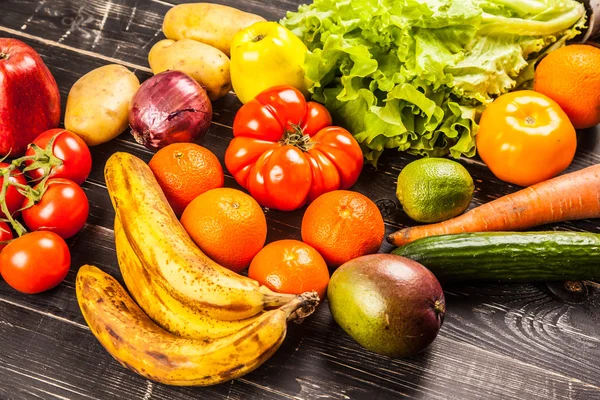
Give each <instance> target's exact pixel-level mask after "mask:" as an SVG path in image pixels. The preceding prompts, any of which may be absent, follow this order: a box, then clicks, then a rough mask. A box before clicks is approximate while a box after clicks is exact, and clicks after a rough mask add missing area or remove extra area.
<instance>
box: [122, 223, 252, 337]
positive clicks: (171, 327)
mask: <svg viewBox="0 0 600 400" xmlns="http://www.w3.org/2000/svg"><path fill="white" fill-rule="evenodd" d="M115 245H116V249H117V259H118V260H119V267H120V269H121V275H122V276H123V280H124V281H125V285H126V286H127V289H128V291H129V293H130V294H131V297H133V299H134V300H135V302H136V303H137V304H138V306H140V308H141V309H142V310H144V312H145V313H146V314H147V315H148V316H149V317H150V319H152V320H153V321H154V322H155V323H156V324H158V325H160V326H161V327H162V328H164V329H166V330H167V331H169V332H171V333H172V334H174V335H177V336H181V337H186V338H193V339H208V338H217V337H221V336H226V335H229V334H232V333H235V332H237V331H239V330H240V329H242V328H244V327H246V326H248V325H250V324H251V323H253V322H254V321H256V319H257V318H260V315H261V314H260V313H259V314H257V315H255V316H253V317H250V318H246V319H243V320H238V321H223V320H218V319H215V318H212V317H210V316H209V315H207V313H206V311H205V310H204V309H198V308H194V307H193V305H190V304H189V303H183V302H181V301H180V300H179V299H178V298H177V297H175V296H173V295H172V294H171V293H170V292H168V291H166V290H164V289H163V288H162V287H161V286H160V285H156V284H155V282H154V279H153V275H152V274H150V273H148V272H146V269H145V268H146V267H145V266H144V265H143V264H142V262H141V261H140V259H139V257H138V256H137V254H135V251H134V250H133V248H132V247H131V245H130V244H129V241H128V240H127V237H126V236H125V232H124V231H123V227H122V226H121V222H120V221H119V218H115Z"/></svg>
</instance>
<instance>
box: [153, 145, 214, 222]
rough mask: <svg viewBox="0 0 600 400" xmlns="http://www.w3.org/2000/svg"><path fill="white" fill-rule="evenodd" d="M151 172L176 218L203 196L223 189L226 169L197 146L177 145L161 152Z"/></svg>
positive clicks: (154, 159)
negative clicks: (216, 189) (214, 190)
mask: <svg viewBox="0 0 600 400" xmlns="http://www.w3.org/2000/svg"><path fill="white" fill-rule="evenodd" d="M149 165H150V169H152V172H153V173H154V176H155V177H156V180H157V181H158V183H159V185H160V187H161V188H162V190H163V192H164V193H165V197H166V198H167V200H168V201H169V204H170V205H171V208H173V211H174V212H175V215H177V216H180V215H181V213H182V212H183V210H185V208H186V207H187V205H188V204H190V203H191V202H192V200H194V199H195V198H196V197H198V196H199V195H201V194H202V193H204V192H206V191H208V190H210V189H215V188H219V187H223V182H224V177H223V168H222V167H221V163H219V159H218V158H217V156H215V155H214V154H213V153H211V151H210V150H208V149H206V148H204V147H202V146H199V145H197V144H194V143H174V144H170V145H168V146H166V147H163V148H162V149H160V150H159V151H158V152H157V153H156V154H155V155H154V157H152V159H151V160H150V163H149Z"/></svg>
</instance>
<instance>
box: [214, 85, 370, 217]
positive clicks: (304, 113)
mask: <svg viewBox="0 0 600 400" xmlns="http://www.w3.org/2000/svg"><path fill="white" fill-rule="evenodd" d="M330 125H331V116H330V115H329V112H328V111H327V110H326V109H325V107H323V106H322V105H320V104H318V103H314V102H308V103H307V102H306V100H305V99H304V96H303V95H302V93H300V91H298V90H297V89H295V88H293V87H290V86H278V87H274V88H271V89H268V90H265V91H264V92H262V93H260V94H259V95H258V96H256V98H255V99H254V100H252V101H250V102H248V103H246V104H245V105H244V106H243V107H242V108H240V110H239V111H238V113H237V115H236V116H235V120H234V122H233V135H234V136H235V137H234V139H233V140H232V141H231V143H230V144H229V147H228V148H227V152H226V153H225V165H226V166H227V169H228V170H229V172H231V174H232V175H233V177H234V178H235V180H236V181H237V182H238V183H239V184H240V185H242V186H243V187H244V188H245V189H247V190H248V191H249V192H250V194H251V195H252V197H254V198H255V199H256V200H257V201H258V202H259V203H260V204H261V205H262V206H264V207H269V208H274V209H278V210H283V211H290V210H295V209H297V208H299V207H302V206H303V205H304V204H306V203H309V202H311V201H312V200H314V199H316V198H317V197H319V196H320V195H321V194H323V193H326V192H330V191H332V190H337V189H348V188H350V187H351V186H352V185H353V184H354V183H355V182H356V180H357V179H358V176H359V175H360V171H361V170H362V167H363V155H362V151H361V149H360V146H359V144H358V142H357V141H356V140H355V139H354V137H353V136H352V135H351V134H350V132H348V131H347V130H345V129H344V128H340V127H337V126H330Z"/></svg>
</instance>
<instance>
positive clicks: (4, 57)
mask: <svg viewBox="0 0 600 400" xmlns="http://www.w3.org/2000/svg"><path fill="white" fill-rule="evenodd" d="M9 58H10V56H9V55H8V54H6V53H0V60H8V59H9Z"/></svg>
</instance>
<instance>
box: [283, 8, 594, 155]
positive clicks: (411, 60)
mask: <svg viewBox="0 0 600 400" xmlns="http://www.w3.org/2000/svg"><path fill="white" fill-rule="evenodd" d="M585 15H586V13H585V9H584V7H583V5H581V4H580V3H578V2H577V1H574V0H524V1H518V2H516V1H514V2H513V1H511V0H341V1H340V0H315V2H314V3H313V4H311V5H304V6H300V8H299V9H298V12H289V13H288V14H287V17H286V18H285V19H284V20H282V21H281V22H282V24H283V25H284V26H286V27H287V28H288V29H290V30H292V32H294V33H295V34H296V35H297V36H299V37H300V38H301V39H302V40H303V41H304V43H305V44H306V45H307V47H308V49H309V54H308V56H307V59H306V65H305V70H306V76H307V77H308V78H309V79H310V80H311V81H312V83H313V86H312V88H311V93H312V97H313V100H316V101H318V102H321V103H323V104H325V106H326V107H327V108H328V109H329V110H330V111H331V113H332V114H333V116H334V118H335V119H336V120H337V121H338V122H339V123H340V124H341V125H343V126H345V127H346V128H348V129H349V130H350V131H351V132H352V133H353V134H354V136H355V137H356V139H357V140H358V141H359V142H360V143H361V145H362V146H363V149H364V151H365V156H366V157H367V159H368V160H370V161H371V162H372V163H373V164H376V162H377V159H378V157H379V156H380V154H381V153H382V152H383V150H384V149H393V148H396V149H398V150H401V151H408V152H409V153H411V154H420V155H429V156H445V155H448V154H449V155H451V156H452V157H455V158H458V157H460V156H462V155H464V156H468V157H472V156H474V155H475V153H476V150H475V138H474V137H475V134H476V133H477V129H478V125H477V120H478V118H479V115H480V114H481V111H482V110H483V108H484V107H485V104H487V103H489V102H490V101H492V100H493V99H494V98H496V97H497V96H499V95H501V94H503V93H506V92H508V91H510V90H512V89H515V88H521V87H527V86H528V85H529V84H530V83H531V80H532V79H533V72H534V66H535V63H536V62H537V60H539V59H540V58H541V57H543V56H544V55H545V54H547V53H548V52H549V51H551V50H553V49H554V48H557V47H560V46H563V45H564V44H565V42H566V41H567V40H569V39H572V38H574V37H575V36H577V35H578V34H579V33H580V32H581V30H582V29H583V28H584V25H585Z"/></svg>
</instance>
